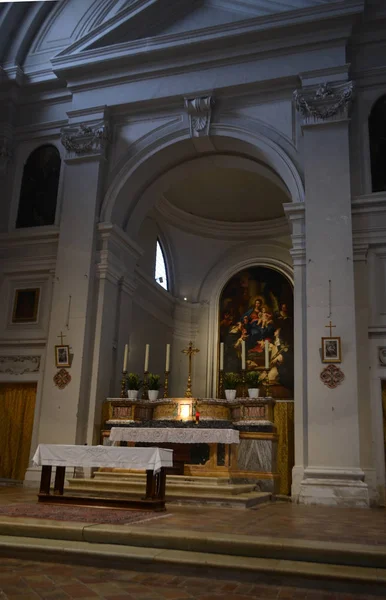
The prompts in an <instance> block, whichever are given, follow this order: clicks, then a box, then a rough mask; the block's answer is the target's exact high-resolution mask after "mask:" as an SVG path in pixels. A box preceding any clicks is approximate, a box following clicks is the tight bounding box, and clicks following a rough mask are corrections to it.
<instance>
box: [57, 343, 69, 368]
mask: <svg viewBox="0 0 386 600" xmlns="http://www.w3.org/2000/svg"><path fill="white" fill-rule="evenodd" d="M55 363H56V366H57V367H71V364H70V346H55Z"/></svg>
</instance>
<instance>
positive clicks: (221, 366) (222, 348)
mask: <svg viewBox="0 0 386 600" xmlns="http://www.w3.org/2000/svg"><path fill="white" fill-rule="evenodd" d="M223 370H224V342H221V344H220V371H223Z"/></svg>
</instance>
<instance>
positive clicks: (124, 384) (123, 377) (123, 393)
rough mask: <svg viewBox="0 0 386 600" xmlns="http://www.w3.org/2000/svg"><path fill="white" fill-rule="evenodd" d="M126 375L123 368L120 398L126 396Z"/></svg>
mask: <svg viewBox="0 0 386 600" xmlns="http://www.w3.org/2000/svg"><path fill="white" fill-rule="evenodd" d="M126 375H127V371H125V369H123V371H122V379H121V398H126V395H127V390H126Z"/></svg>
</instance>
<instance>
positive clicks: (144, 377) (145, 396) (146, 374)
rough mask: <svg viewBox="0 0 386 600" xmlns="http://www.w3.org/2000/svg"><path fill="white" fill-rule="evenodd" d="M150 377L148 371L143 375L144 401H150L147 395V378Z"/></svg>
mask: <svg viewBox="0 0 386 600" xmlns="http://www.w3.org/2000/svg"><path fill="white" fill-rule="evenodd" d="M148 375H149V372H148V371H145V372H144V374H143V388H142V400H149V395H148V393H147V391H148V387H147V376H148Z"/></svg>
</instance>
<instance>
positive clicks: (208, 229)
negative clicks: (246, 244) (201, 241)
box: [155, 197, 289, 241]
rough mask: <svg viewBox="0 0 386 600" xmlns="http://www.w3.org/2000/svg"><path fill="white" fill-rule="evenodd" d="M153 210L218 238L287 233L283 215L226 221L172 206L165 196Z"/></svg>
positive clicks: (198, 232) (177, 223)
mask: <svg viewBox="0 0 386 600" xmlns="http://www.w3.org/2000/svg"><path fill="white" fill-rule="evenodd" d="M155 211H156V212H157V213H158V214H159V215H160V216H161V217H162V218H163V219H164V220H165V221H166V222H167V223H169V224H171V225H174V226H175V227H178V228H179V229H182V230H183V231H186V232H187V233H191V234H193V235H199V236H201V237H207V238H215V239H220V240H229V241H233V240H235V241H239V240H241V239H243V240H246V239H256V236H257V237H259V239H263V238H270V237H281V236H283V235H288V233H289V230H288V225H287V220H286V218H285V217H280V218H278V219H269V220H267V221H256V222H248V223H228V222H226V221H215V220H214V219H205V218H203V217H198V216H196V215H192V214H190V213H187V212H185V211H183V210H181V209H179V208H177V207H176V206H173V205H172V204H171V203H170V202H169V201H168V200H166V198H165V197H163V198H162V200H161V201H160V202H159V204H157V206H156V208H155Z"/></svg>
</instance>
